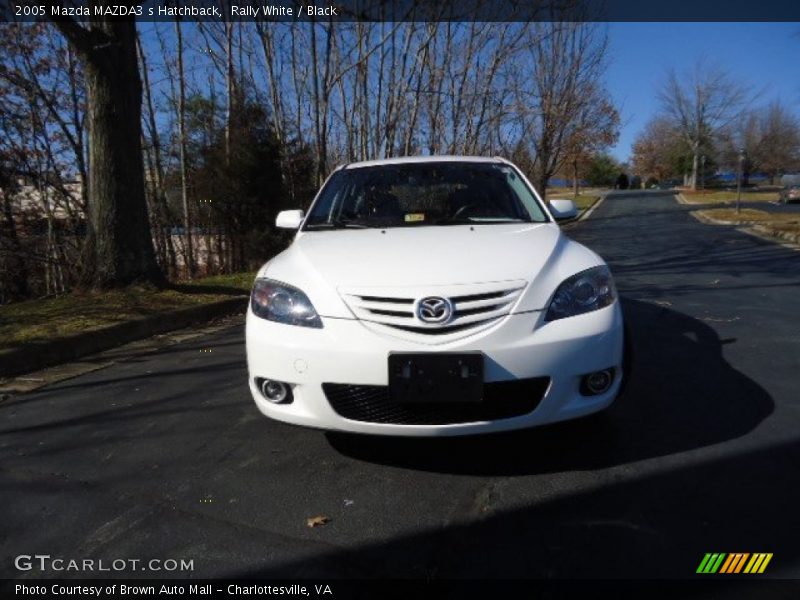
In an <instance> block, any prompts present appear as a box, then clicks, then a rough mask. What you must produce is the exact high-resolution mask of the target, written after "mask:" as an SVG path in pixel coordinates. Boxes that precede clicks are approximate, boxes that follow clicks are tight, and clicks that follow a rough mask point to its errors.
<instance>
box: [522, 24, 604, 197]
mask: <svg viewBox="0 0 800 600" xmlns="http://www.w3.org/2000/svg"><path fill="white" fill-rule="evenodd" d="M530 36H531V37H530V39H529V48H530V49H529V55H530V59H531V62H530V64H531V68H530V70H529V71H528V72H526V73H519V74H518V81H519V82H520V83H519V84H518V86H517V92H516V106H515V110H516V114H517V115H518V117H517V118H518V119H519V129H520V135H519V139H520V140H523V142H524V143H526V144H527V145H528V146H529V149H530V153H531V155H532V158H533V169H534V176H535V180H536V181H535V182H536V184H537V186H538V189H539V192H540V193H541V194H542V195H544V194H545V193H546V189H547V182H548V180H549V179H550V178H551V177H552V176H553V174H555V173H556V172H557V171H558V170H559V169H560V168H561V166H562V165H563V163H564V161H565V160H566V159H567V158H568V155H569V153H570V151H571V150H572V149H573V148H574V144H575V143H576V141H577V140H580V138H581V137H583V133H582V132H583V131H584V129H585V128H586V127H590V126H592V122H591V120H590V119H587V115H588V114H589V113H588V112H587V111H590V110H591V107H592V106H593V105H596V104H597V103H599V102H602V103H607V104H608V105H610V101H609V100H608V99H607V95H606V93H605V90H604V89H603V88H602V87H601V86H600V85H599V81H600V78H601V76H602V74H603V72H604V69H605V64H606V52H607V48H608V37H607V34H606V31H605V29H604V28H603V27H602V26H601V25H599V24H596V23H536V24H533V27H532V29H531V31H530ZM609 124H610V126H611V127H612V128H613V127H615V125H614V122H613V120H612V122H609ZM611 133H612V134H614V133H613V132H611Z"/></svg>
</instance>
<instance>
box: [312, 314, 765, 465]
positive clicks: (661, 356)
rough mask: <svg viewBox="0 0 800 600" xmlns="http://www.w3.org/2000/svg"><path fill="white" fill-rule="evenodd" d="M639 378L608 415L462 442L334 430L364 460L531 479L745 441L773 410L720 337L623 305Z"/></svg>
mask: <svg viewBox="0 0 800 600" xmlns="http://www.w3.org/2000/svg"><path fill="white" fill-rule="evenodd" d="M623 308H624V313H625V318H626V320H627V323H628V325H629V327H630V330H631V337H632V346H633V360H634V366H633V375H632V377H631V379H630V380H629V383H628V387H627V390H626V392H625V394H624V396H623V397H622V398H620V399H619V400H618V401H617V402H616V403H615V404H614V405H613V406H612V408H611V409H610V410H609V411H608V412H607V414H604V415H599V416H598V417H590V418H588V419H583V420H579V421H574V422H567V423H560V424H555V425H550V426H546V427H540V428H534V429H529V430H524V431H519V432H510V433H504V434H495V435H487V436H479V437H465V438H449V439H448V438H433V439H425V438H423V439H419V438H385V437H377V436H376V437H371V436H360V435H353V434H343V433H334V432H331V433H328V434H326V435H327V438H328V441H329V443H330V444H331V446H333V448H335V449H336V450H338V451H339V452H341V453H342V454H344V455H346V456H349V457H351V458H355V459H358V460H362V461H367V462H373V463H379V464H386V465H393V466H401V467H405V468H409V469H420V470H426V471H434V472H442V473H458V474H470V475H507V476H508V475H510V476H514V475H529V474H535V473H553V472H561V471H574V470H586V469H601V468H605V467H610V466H614V465H621V464H626V463H631V462H635V461H639V460H643V459H647V458H653V457H659V456H667V455H670V454H675V453H678V452H685V451H688V450H693V449H697V448H702V447H705V446H710V445H712V444H718V443H720V442H724V441H727V440H731V439H735V438H738V437H740V436H743V435H745V434H746V433H748V432H749V431H751V430H752V429H753V428H755V427H756V426H757V425H758V424H759V423H761V421H763V420H764V419H765V418H766V417H767V416H768V415H769V414H770V413H771V412H772V410H773V402H772V400H771V398H770V397H769V396H768V394H767V393H766V392H765V391H764V389H762V388H761V387H760V386H759V385H758V384H756V383H755V382H754V381H752V380H750V379H749V378H747V377H746V376H744V375H743V374H742V373H740V372H738V371H736V370H735V369H733V368H732V367H731V366H730V365H729V364H728V363H727V362H726V361H725V360H724V358H723V356H722V345H723V343H735V340H725V341H723V340H720V339H719V337H718V336H717V334H716V333H715V331H714V330H713V329H712V328H711V327H709V326H708V325H706V324H704V323H703V322H701V321H698V320H697V319H694V318H691V317H688V316H687V315H684V314H682V313H679V312H676V311H673V310H669V309H667V308H664V307H661V306H657V305H653V304H649V303H646V302H640V301H636V300H629V299H626V300H623Z"/></svg>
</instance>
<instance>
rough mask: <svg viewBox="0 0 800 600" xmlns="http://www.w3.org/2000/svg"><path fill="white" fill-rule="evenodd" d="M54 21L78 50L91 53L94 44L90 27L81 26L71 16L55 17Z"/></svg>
mask: <svg viewBox="0 0 800 600" xmlns="http://www.w3.org/2000/svg"><path fill="white" fill-rule="evenodd" d="M52 22H53V25H55V26H56V27H57V28H58V30H59V31H60V32H61V34H62V35H63V36H64V37H65V38H67V41H68V42H69V43H70V44H72V45H73V46H74V47H75V49H76V50H77V51H78V52H80V53H81V54H84V55H86V54H88V53H89V50H90V49H91V46H92V35H91V33H90V32H89V30H88V29H86V28H84V27H81V26H80V25H78V23H77V22H76V21H75V20H74V19H72V18H70V17H54V18H53V19H52Z"/></svg>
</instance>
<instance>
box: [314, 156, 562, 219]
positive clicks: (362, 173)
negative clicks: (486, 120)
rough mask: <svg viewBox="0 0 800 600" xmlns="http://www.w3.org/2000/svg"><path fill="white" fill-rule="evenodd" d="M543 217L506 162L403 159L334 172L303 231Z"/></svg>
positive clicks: (538, 207)
mask: <svg viewBox="0 0 800 600" xmlns="http://www.w3.org/2000/svg"><path fill="white" fill-rule="evenodd" d="M544 221H547V217H546V216H545V214H544V211H543V210H542V209H541V207H540V205H539V203H538V201H537V200H536V198H535V197H534V195H533V193H532V192H531V190H530V188H529V187H528V186H527V185H526V184H525V182H524V181H523V180H522V179H521V177H520V176H519V174H518V173H517V172H516V170H515V169H514V168H512V167H511V166H509V165H504V164H492V163H468V162H452V163H444V162H436V163H406V164H396V165H379V166H374V167H358V168H355V169H343V170H341V171H337V172H336V173H334V175H333V176H332V177H331V178H330V180H329V181H328V183H327V184H326V185H325V187H324V189H323V190H322V192H321V193H320V197H319V198H318V200H317V202H316V203H315V204H314V206H313V208H312V209H311V213H310V214H309V215H308V218H307V219H306V224H305V229H332V228H345V227H352V228H365V227H379V228H386V227H419V226H424V225H462V224H470V223H471V224H481V225H485V224H495V223H516V222H537V223H541V222H544Z"/></svg>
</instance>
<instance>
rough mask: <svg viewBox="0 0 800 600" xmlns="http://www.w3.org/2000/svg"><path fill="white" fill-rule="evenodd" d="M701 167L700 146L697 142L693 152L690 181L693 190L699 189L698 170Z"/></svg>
mask: <svg viewBox="0 0 800 600" xmlns="http://www.w3.org/2000/svg"><path fill="white" fill-rule="evenodd" d="M699 168H700V146H699V145H698V144H695V147H694V152H693V153H692V175H691V179H690V181H689V185H690V186H691V188H692V191H696V190H697V171H698V169H699Z"/></svg>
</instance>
